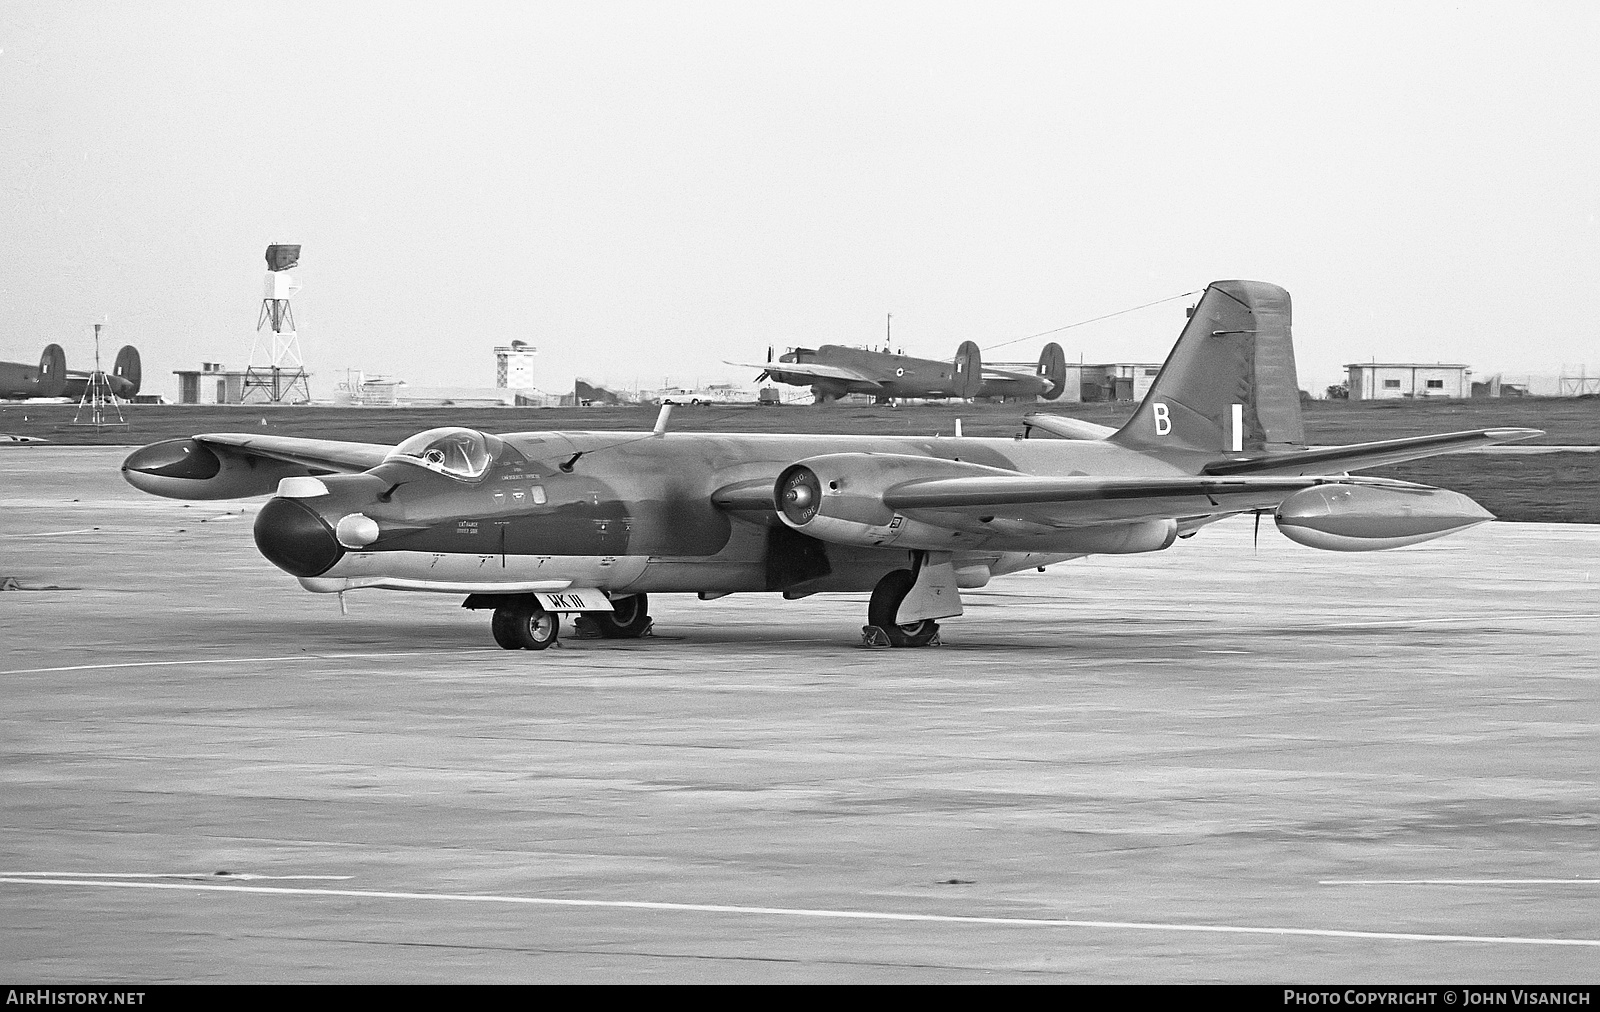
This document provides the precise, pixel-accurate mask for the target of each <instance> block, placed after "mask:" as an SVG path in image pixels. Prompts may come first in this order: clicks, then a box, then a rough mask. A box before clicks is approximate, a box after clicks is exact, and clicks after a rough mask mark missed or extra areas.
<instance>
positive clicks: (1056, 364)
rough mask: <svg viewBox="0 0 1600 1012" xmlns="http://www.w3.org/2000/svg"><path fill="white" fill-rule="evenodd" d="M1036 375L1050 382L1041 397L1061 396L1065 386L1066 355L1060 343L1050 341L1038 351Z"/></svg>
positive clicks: (1052, 398)
mask: <svg viewBox="0 0 1600 1012" xmlns="http://www.w3.org/2000/svg"><path fill="white" fill-rule="evenodd" d="M1038 376H1039V378H1040V379H1042V380H1044V381H1045V382H1047V383H1049V384H1050V385H1049V386H1048V387H1046V388H1045V391H1044V393H1042V394H1040V396H1041V397H1043V398H1044V399H1045V400H1047V401H1053V400H1055V399H1056V398H1057V397H1060V396H1061V391H1063V390H1065V389H1066V388H1067V355H1066V353H1065V352H1063V351H1062V350H1061V345H1059V344H1056V343H1055V342H1054V341H1051V342H1050V343H1049V344H1047V345H1045V346H1044V350H1043V351H1041V352H1039V368H1038Z"/></svg>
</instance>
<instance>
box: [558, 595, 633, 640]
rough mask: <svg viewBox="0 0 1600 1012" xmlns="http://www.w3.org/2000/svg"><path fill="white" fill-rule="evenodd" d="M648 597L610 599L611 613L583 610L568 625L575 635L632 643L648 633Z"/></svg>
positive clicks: (631, 596) (630, 596)
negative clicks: (575, 619) (570, 624)
mask: <svg viewBox="0 0 1600 1012" xmlns="http://www.w3.org/2000/svg"><path fill="white" fill-rule="evenodd" d="M650 626H651V621H650V598H649V597H648V596H646V595H644V594H630V595H629V596H627V597H615V598H612V599H611V612H610V614H607V613H606V612H603V611H586V612H584V613H583V614H582V615H579V616H578V619H577V621H575V622H573V623H572V627H573V629H575V630H576V631H577V633H578V635H579V636H598V637H600V638H602V639H608V640H636V639H638V638H639V637H641V636H644V635H646V634H647V633H649V632H650Z"/></svg>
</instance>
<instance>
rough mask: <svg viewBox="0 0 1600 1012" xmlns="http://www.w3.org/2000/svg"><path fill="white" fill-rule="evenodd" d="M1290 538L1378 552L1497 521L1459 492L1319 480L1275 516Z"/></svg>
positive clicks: (1309, 543) (1317, 545) (1315, 545)
mask: <svg viewBox="0 0 1600 1012" xmlns="http://www.w3.org/2000/svg"><path fill="white" fill-rule="evenodd" d="M1273 519H1274V521H1275V522H1276V523H1277V525H1278V530H1280V531H1282V532H1283V536H1284V537H1286V538H1288V539H1289V540H1290V541H1293V542H1296V543H1298V544H1302V545H1306V546H1308V547H1310V548H1321V549H1324V550H1326V551H1330V552H1374V551H1377V550H1379V549H1382V548H1400V547H1403V546H1405V545H1415V544H1420V543H1421V542H1424V541H1432V540H1433V539H1434V538H1442V537H1444V536H1445V535H1446V534H1451V533H1454V532H1455V531H1459V530H1464V529H1465V528H1468V527H1473V526H1476V525H1477V524H1481V523H1485V522H1486V521H1489V520H1493V519H1494V514H1493V513H1490V512H1489V511H1488V510H1486V509H1484V508H1483V507H1482V506H1479V505H1478V504H1477V503H1475V502H1473V501H1472V500H1471V499H1469V498H1468V497H1466V496H1464V495H1462V494H1461V493H1460V492H1451V491H1449V490H1447V489H1442V488H1427V487H1425V486H1421V485H1412V486H1395V485H1317V486H1315V487H1314V488H1307V489H1302V490H1301V491H1299V492H1296V493H1295V494H1294V495H1292V496H1290V497H1289V498H1287V499H1285V500H1284V501H1283V502H1282V503H1281V504H1279V506H1278V510H1277V512H1276V513H1275V514H1274V515H1273Z"/></svg>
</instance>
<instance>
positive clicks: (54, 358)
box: [35, 344, 67, 397]
mask: <svg viewBox="0 0 1600 1012" xmlns="http://www.w3.org/2000/svg"><path fill="white" fill-rule="evenodd" d="M38 390H39V392H38V393H37V394H36V395H35V396H38V397H60V396H61V395H62V394H64V393H66V392H67V353H66V352H65V351H63V350H62V349H61V345H59V344H48V345H45V349H44V354H43V355H40V356H39V387H38Z"/></svg>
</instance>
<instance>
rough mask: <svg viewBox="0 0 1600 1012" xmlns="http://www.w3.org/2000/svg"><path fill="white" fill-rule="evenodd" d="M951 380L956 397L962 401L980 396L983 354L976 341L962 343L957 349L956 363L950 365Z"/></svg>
mask: <svg viewBox="0 0 1600 1012" xmlns="http://www.w3.org/2000/svg"><path fill="white" fill-rule="evenodd" d="M950 370H951V371H950V379H951V381H952V382H953V383H954V385H955V395H956V396H957V397H959V398H961V399H962V400H971V399H972V398H974V397H976V396H978V388H979V387H981V386H983V352H981V351H979V350H978V343H977V342H976V341H962V342H961V347H959V348H957V349H956V357H955V361H953V362H951V363H950Z"/></svg>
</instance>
